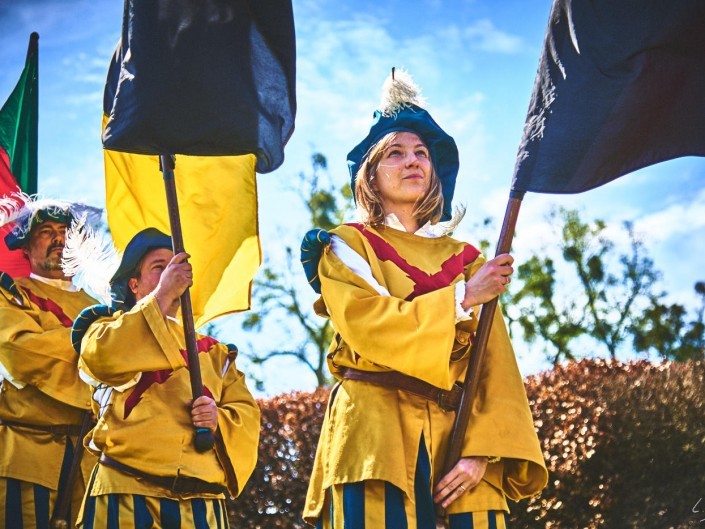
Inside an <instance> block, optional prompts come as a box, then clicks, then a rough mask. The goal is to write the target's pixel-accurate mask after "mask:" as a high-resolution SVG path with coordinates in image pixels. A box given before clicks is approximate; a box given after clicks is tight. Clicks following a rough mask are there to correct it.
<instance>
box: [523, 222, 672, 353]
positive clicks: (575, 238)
mask: <svg viewBox="0 0 705 529" xmlns="http://www.w3.org/2000/svg"><path fill="white" fill-rule="evenodd" d="M549 220H550V221H551V223H552V224H553V225H554V226H559V227H560V228H559V231H560V240H559V243H558V246H559V251H560V255H561V256H562V258H563V263H562V264H563V268H565V265H567V266H568V267H569V269H571V270H572V271H573V272H574V273H575V277H576V278H577V281H578V287H579V288H573V289H568V288H566V287H565V286H564V285H561V286H560V287H558V285H557V277H558V272H557V268H558V267H557V265H556V264H555V263H554V261H553V260H552V258H551V257H549V256H544V255H536V254H535V255H534V256H533V257H531V258H530V259H529V260H528V261H526V262H525V263H522V264H521V265H520V266H519V267H518V273H517V279H519V280H520V287H519V289H518V290H516V291H512V294H511V295H510V296H509V303H512V304H514V305H516V308H515V309H514V310H515V312H516V311H518V313H519V315H518V316H513V318H512V322H513V323H516V324H518V325H519V326H520V327H521V329H522V330H523V332H524V337H525V338H526V340H527V341H529V342H533V341H536V340H537V339H541V341H542V342H543V343H545V344H546V345H547V346H548V347H549V348H547V350H546V355H547V356H548V357H549V358H551V360H552V361H553V362H558V361H560V360H561V359H573V358H575V357H576V356H578V355H576V353H575V352H574V351H573V350H572V349H571V344H572V342H573V341H574V340H575V339H576V338H579V337H581V336H586V337H590V338H592V339H593V340H595V341H596V342H597V343H598V344H600V345H602V346H604V347H605V348H606V350H607V352H608V353H609V355H610V356H611V357H612V358H616V357H617V353H618V351H619V350H620V347H622V345H623V344H624V343H625V341H627V340H628V339H629V338H630V337H632V336H634V335H635V334H637V333H640V332H641V331H642V328H641V327H642V322H641V319H640V314H641V311H642V310H643V309H644V307H647V306H648V305H650V304H651V303H652V301H653V300H654V299H658V298H659V297H660V296H662V295H663V294H654V288H655V285H656V283H657V281H658V279H659V276H660V274H659V273H658V272H657V271H656V270H655V268H654V263H653V261H652V260H651V258H650V257H649V256H648V255H647V254H646V250H645V248H644V245H643V243H642V242H641V241H640V240H639V239H638V238H637V236H636V234H635V233H634V229H633V226H632V224H631V223H629V222H626V223H624V231H625V232H626V236H627V239H628V241H629V251H628V252H627V253H624V254H620V255H618V256H615V251H614V243H613V242H612V241H611V240H610V239H608V237H607V233H606V231H607V225H606V224H605V223H604V222H603V221H601V220H595V221H592V222H588V223H586V222H583V221H582V220H581V219H580V216H579V214H578V212H577V211H575V210H567V209H563V208H560V209H557V210H554V211H553V212H552V213H551V214H550V216H549ZM592 352H593V351H590V353H592Z"/></svg>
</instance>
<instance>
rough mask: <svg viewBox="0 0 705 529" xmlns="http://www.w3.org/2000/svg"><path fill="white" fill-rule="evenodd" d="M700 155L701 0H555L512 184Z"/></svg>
mask: <svg viewBox="0 0 705 529" xmlns="http://www.w3.org/2000/svg"><path fill="white" fill-rule="evenodd" d="M688 155H696V156H705V1H703V0H572V1H571V0H555V1H554V4H553V8H552V11H551V17H550V21H549V25H548V29H547V32H546V40H545V43H544V50H543V54H542V56H541V60H540V62H539V69H538V74H537V76H536V81H535V85H534V92H533V95H532V97H531V103H530V105H529V112H528V115H527V119H526V125H525V129H524V136H523V138H522V141H521V144H520V146H519V153H518V157H517V162H516V166H515V170H514V179H513V182H512V192H514V193H516V192H519V193H521V192H523V191H534V192H539V193H579V192H582V191H587V190H588V189H592V188H594V187H597V186H600V185H602V184H605V183H607V182H610V181H611V180H614V179H615V178H618V177H620V176H622V175H625V174H627V173H630V172H632V171H634V170H636V169H639V168H642V167H646V166H648V165H651V164H654V163H657V162H661V161H664V160H669V159H672V158H677V157H680V156H688Z"/></svg>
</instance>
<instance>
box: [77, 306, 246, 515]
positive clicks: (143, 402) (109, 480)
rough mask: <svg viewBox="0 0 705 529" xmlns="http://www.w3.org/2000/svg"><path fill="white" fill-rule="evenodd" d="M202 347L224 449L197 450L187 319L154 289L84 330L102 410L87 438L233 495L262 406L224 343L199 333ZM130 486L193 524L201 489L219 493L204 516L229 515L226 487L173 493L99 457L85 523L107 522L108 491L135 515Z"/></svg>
mask: <svg viewBox="0 0 705 529" xmlns="http://www.w3.org/2000/svg"><path fill="white" fill-rule="evenodd" d="M198 351H199V360H200V367H201V376H202V379H203V384H204V391H205V394H206V395H208V396H210V397H212V398H213V399H214V400H215V402H216V404H217V406H218V432H217V435H219V436H221V437H222V439H223V441H224V442H223V445H224V447H225V450H226V453H225V454H221V453H216V451H215V450H211V451H209V452H206V453H198V452H196V450H195V448H194V446H193V437H194V427H193V425H192V420H191V406H190V403H191V386H190V378H189V373H188V369H187V362H186V352H185V345H184V333H183V328H182V327H181V325H180V324H179V323H177V322H176V321H175V320H173V319H171V318H165V317H164V316H163V315H162V313H161V311H160V309H159V305H158V303H157V301H156V299H155V297H154V295H153V294H150V295H149V296H147V297H145V298H144V299H142V300H140V302H139V303H137V305H135V307H134V308H132V309H131V310H130V311H128V312H117V313H115V314H114V315H113V316H112V317H110V318H104V319H100V320H98V321H97V322H96V323H94V324H93V325H92V326H91V327H90V328H89V329H88V332H87V333H86V335H85V336H84V338H83V341H82V348H81V360H80V363H79V366H80V369H81V370H82V371H83V372H84V373H85V375H86V377H87V378H90V379H92V380H93V381H94V382H95V385H96V388H95V390H94V401H95V402H94V407H95V409H96V411H97V413H98V415H99V419H98V424H97V426H96V427H95V429H94V430H93V434H92V438H91V439H90V442H89V444H88V447H89V449H90V450H92V451H94V452H95V453H96V454H101V453H102V454H104V455H105V456H108V457H109V458H111V459H112V460H114V461H117V462H119V463H120V464H123V465H127V466H128V467H130V468H134V469H138V470H139V471H141V472H143V473H146V474H149V475H152V476H159V477H173V478H176V477H177V476H181V477H185V478H197V479H200V480H202V481H205V482H208V483H210V484H215V485H222V486H223V487H227V490H228V492H229V494H230V495H232V496H237V495H238V494H239V493H240V491H241V490H242V487H243V486H244V485H245V483H246V482H247V480H248V478H249V476H250V474H251V473H252V470H253V469H254V465H255V463H256V461H257V444H258V439H259V408H258V406H257V404H256V403H255V401H254V399H253V397H252V395H251V394H250V392H249V391H248V389H247V387H246V385H245V380H244V375H243V374H242V373H241V372H240V371H238V370H237V368H236V366H235V362H234V355H233V354H231V353H230V352H229V351H228V347H227V346H225V345H224V344H221V343H219V342H217V341H216V340H214V339H212V338H208V337H203V336H199V337H198ZM226 469H229V470H232V472H230V473H228V472H226ZM228 475H230V476H231V479H228ZM133 495H137V496H139V497H140V501H143V503H145V504H146V507H145V509H143V512H144V513H146V512H147V511H148V510H150V509H152V510H151V511H150V512H151V516H152V517H155V516H158V514H159V510H160V509H161V511H162V515H163V511H164V509H166V508H167V507H168V508H169V509H176V510H177V511H178V510H180V511H181V514H182V516H186V520H188V519H190V518H188V516H192V517H193V518H192V521H193V524H194V525H197V518H196V517H197V516H200V514H198V513H197V511H198V510H199V509H201V507H198V506H199V505H206V503H204V502H203V501H200V500H204V499H205V500H219V501H215V502H213V501H211V502H208V503H207V505H208V507H207V510H208V512H207V513H206V512H205V510H204V511H203V516H205V517H206V518H203V520H206V519H209V520H210V519H212V520H216V519H218V518H217V517H218V516H225V511H222V512H221V510H222V509H224V503H223V502H222V499H223V498H224V495H223V494H218V493H194V494H188V493H177V492H174V491H173V490H169V489H167V488H163V487H160V486H157V485H154V484H152V483H150V482H148V481H145V480H142V479H140V478H135V477H133V476H132V475H129V474H127V473H124V472H122V471H120V470H116V469H115V468H111V467H109V466H105V465H103V464H100V465H98V466H97V467H96V471H95V475H94V477H93V481H92V484H91V487H90V490H89V495H88V497H87V500H86V505H85V506H84V517H83V518H84V525H86V526H89V527H91V526H92V524H93V523H95V526H96V527H97V526H101V524H103V525H104V524H105V522H104V521H101V520H105V518H106V517H107V516H108V510H109V509H110V508H111V507H110V503H111V501H114V502H115V505H118V506H119V507H117V508H119V509H121V510H125V514H124V515H123V514H122V511H121V516H120V519H121V520H124V519H125V516H127V515H128V514H129V515H131V516H134V517H135V519H134V522H135V523H136V524H137V523H138V522H139V521H140V520H138V518H137V517H138V514H139V513H138V512H137V510H136V508H135V509H134V512H133V503H132V502H133ZM197 500H199V501H197ZM155 509H156V513H155V512H154V510H155ZM203 509H206V507H203ZM215 511H217V513H216V512H215ZM199 512H200V511H199ZM189 513H190V514H189ZM208 517H210V518H208ZM87 518H89V519H87ZM182 521H184V520H182ZM121 523H122V522H121ZM125 523H127V522H125ZM184 526H188V523H185V525H184Z"/></svg>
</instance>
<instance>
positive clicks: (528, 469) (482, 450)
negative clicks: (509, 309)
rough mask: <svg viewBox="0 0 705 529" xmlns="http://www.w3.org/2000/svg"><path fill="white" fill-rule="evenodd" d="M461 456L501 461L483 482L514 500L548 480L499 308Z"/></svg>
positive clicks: (526, 494) (490, 467)
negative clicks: (500, 490)
mask: <svg viewBox="0 0 705 529" xmlns="http://www.w3.org/2000/svg"><path fill="white" fill-rule="evenodd" d="M462 455H463V457H468V456H499V457H501V458H502V459H501V462H500V463H499V464H491V465H489V466H488V471H487V474H486V476H485V479H486V480H487V481H488V482H490V483H492V484H493V485H494V486H496V487H497V488H500V489H502V490H503V491H504V493H505V494H506V495H507V497H509V498H510V499H512V500H515V501H516V500H519V499H521V498H525V497H527V496H531V495H533V494H535V493H536V492H538V491H540V490H541V489H542V488H543V487H544V486H545V484H546V482H547V480H548V472H547V471H546V467H545V463H544V460H543V454H542V452H541V447H540V445H539V441H538V437H537V435H536V430H535V428H534V421H533V417H532V416H531V409H530V408H529V402H528V400H527V398H526V390H525V389H524V382H523V380H522V378H521V374H520V372H519V368H518V366H517V362H516V358H515V355H514V350H513V348H512V344H511V342H510V339H509V334H508V332H507V327H506V324H505V323H504V317H503V316H502V311H501V309H500V308H499V306H498V307H497V310H496V312H495V315H494V319H493V322H492V330H491V332H490V336H489V340H488V343H487V351H486V355H485V362H484V367H483V368H482V371H481V374H480V386H479V388H478V392H477V397H476V400H475V403H474V405H473V408H472V412H471V416H470V422H469V425H468V429H467V433H466V436H465V443H464V446H463V451H462Z"/></svg>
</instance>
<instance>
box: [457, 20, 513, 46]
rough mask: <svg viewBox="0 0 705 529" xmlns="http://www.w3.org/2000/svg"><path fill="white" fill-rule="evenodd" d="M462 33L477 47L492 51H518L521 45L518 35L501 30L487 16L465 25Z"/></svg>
mask: <svg viewBox="0 0 705 529" xmlns="http://www.w3.org/2000/svg"><path fill="white" fill-rule="evenodd" d="M463 34H464V35H465V37H466V38H468V39H469V40H470V41H471V42H473V43H474V45H475V46H476V47H477V48H479V49H481V50H483V51H488V52H493V53H518V52H519V51H521V49H522V45H523V42H522V39H521V38H520V37H517V36H515V35H510V34H509V33H505V32H504V31H501V30H500V29H498V28H496V27H495V25H494V24H493V23H492V21H491V20H489V19H487V18H483V19H481V20H478V21H477V22H475V23H474V24H473V25H471V26H469V27H466V28H465V30H464V32H463Z"/></svg>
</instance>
